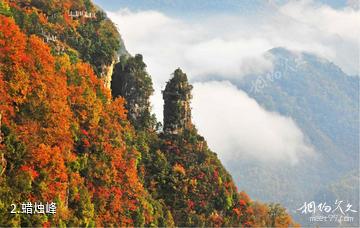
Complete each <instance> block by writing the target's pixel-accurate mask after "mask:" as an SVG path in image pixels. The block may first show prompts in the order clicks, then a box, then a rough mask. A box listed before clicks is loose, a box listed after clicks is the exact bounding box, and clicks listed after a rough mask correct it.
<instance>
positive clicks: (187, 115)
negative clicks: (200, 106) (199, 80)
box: [163, 69, 192, 134]
mask: <svg viewBox="0 0 360 228" xmlns="http://www.w3.org/2000/svg"><path fill="white" fill-rule="evenodd" d="M191 90H192V85H190V84H189V82H188V79H187V76H186V74H185V73H183V72H182V70H181V69H177V70H175V72H174V77H173V78H172V79H170V81H169V82H168V83H167V85H166V88H165V90H164V91H163V98H164V132H165V133H170V134H178V133H180V132H182V131H183V130H184V129H185V128H191V126H192V123H191V108H190V99H191V98H192V96H191Z"/></svg>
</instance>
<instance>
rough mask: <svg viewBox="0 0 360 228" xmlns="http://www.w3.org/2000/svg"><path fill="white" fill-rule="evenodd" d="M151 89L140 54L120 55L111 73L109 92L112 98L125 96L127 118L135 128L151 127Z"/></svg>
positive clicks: (149, 78) (150, 81) (149, 79)
mask: <svg viewBox="0 0 360 228" xmlns="http://www.w3.org/2000/svg"><path fill="white" fill-rule="evenodd" d="M153 91H154V90H153V87H152V80H151V77H150V75H149V74H148V73H147V71H146V64H145V63H144V62H143V57H142V55H140V54H137V55H135V57H132V56H122V57H121V58H120V62H119V63H117V64H116V65H115V70H114V73H113V75H112V82H111V93H112V96H113V97H114V98H116V97H123V98H125V100H126V105H125V107H126V109H127V110H128V119H129V120H130V122H131V123H132V124H133V125H134V126H135V128H136V129H147V128H151V127H152V124H153V122H154V120H153V117H152V116H151V113H150V111H151V110H150V96H151V95H152V93H153Z"/></svg>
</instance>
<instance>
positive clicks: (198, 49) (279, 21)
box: [95, 0, 360, 164]
mask: <svg viewBox="0 0 360 228" xmlns="http://www.w3.org/2000/svg"><path fill="white" fill-rule="evenodd" d="M95 2H96V3H97V4H99V5H100V6H103V7H104V8H105V9H106V11H107V14H108V16H109V17H110V18H111V19H112V20H113V21H114V22H115V23H116V24H117V26H118V28H119V31H120V33H121V35H122V37H123V39H124V41H125V45H126V48H127V49H128V51H129V52H130V53H131V54H133V55H134V54H136V53H141V54H143V56H144V61H145V63H146V64H147V66H148V68H147V69H148V72H149V73H150V74H151V75H152V78H153V81H154V86H155V89H156V93H155V96H154V97H153V99H152V101H153V105H154V112H155V113H156V115H157V117H158V119H159V120H161V119H162V98H161V89H162V88H163V87H164V85H165V83H166V81H167V80H168V79H169V78H170V74H171V73H172V72H173V71H174V70H175V69H176V68H177V67H181V68H182V69H183V70H184V71H185V72H186V73H187V74H188V77H189V78H190V80H191V81H192V82H193V83H194V91H193V93H194V99H193V102H192V107H193V119H194V122H195V124H196V126H197V127H198V129H199V130H200V133H201V134H203V135H204V136H205V137H206V138H207V140H208V143H209V145H210V147H211V148H212V149H214V150H215V151H216V152H217V153H218V155H219V157H220V158H221V159H222V160H223V161H224V162H225V163H226V161H227V160H229V159H233V158H234V157H236V156H237V155H248V156H250V157H252V158H254V159H259V160H266V161H267V162H272V161H274V162H281V161H285V162H288V161H292V163H294V164H296V162H297V161H298V159H299V154H311V153H314V151H313V150H312V147H311V145H307V144H306V143H305V140H304V137H305V136H304V135H303V133H302V132H301V130H300V129H299V128H298V127H297V125H296V123H295V122H294V121H293V120H292V119H291V118H289V117H284V116H281V115H279V114H278V113H271V112H268V111H267V110H265V109H264V108H262V107H261V106H260V105H259V104H257V102H256V101H255V100H254V99H252V98H250V97H249V96H248V95H247V94H246V93H245V92H243V91H241V90H239V89H238V88H236V87H235V86H234V85H232V84H231V83H230V82H229V80H230V79H233V78H234V77H236V78H241V77H242V76H243V75H245V74H249V73H261V72H263V71H269V70H270V71H271V69H272V61H271V58H268V57H265V55H264V53H265V52H266V51H268V50H269V49H271V48H274V47H278V46H282V47H285V48H288V49H290V50H293V51H308V52H312V53H314V54H316V55H318V56H321V57H324V58H327V59H329V60H330V61H332V62H334V63H335V64H337V65H339V66H340V67H341V68H342V69H343V70H344V71H345V72H346V73H348V74H358V72H359V68H358V67H359V34H360V13H359V10H358V9H354V7H348V6H347V4H346V3H347V1H316V2H315V1H311V0H303V1H286V0H282V1H260V0H254V1H250V0H243V1H235V0H221V1H220V0H214V1H205V0H197V1H189V2H187V1H180V0H174V1H170V0H158V1H156V0H146V1H133V0H131V1H130V0H124V1H110V0H96V1H95ZM209 2H211V3H209ZM276 2H281V4H276ZM322 2H327V3H329V4H328V5H327V4H322ZM353 2H355V1H353ZM161 3H164V4H161ZM165 3H166V4H165ZM240 3H241V4H240ZM349 3H351V2H349ZM199 5H201V7H199ZM187 7H188V8H187ZM213 76H216V78H218V80H217V81H213V80H212V78H213ZM200 81H201V82H200ZM259 142H261V143H259Z"/></svg>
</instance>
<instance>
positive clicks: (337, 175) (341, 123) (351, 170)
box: [228, 48, 359, 224]
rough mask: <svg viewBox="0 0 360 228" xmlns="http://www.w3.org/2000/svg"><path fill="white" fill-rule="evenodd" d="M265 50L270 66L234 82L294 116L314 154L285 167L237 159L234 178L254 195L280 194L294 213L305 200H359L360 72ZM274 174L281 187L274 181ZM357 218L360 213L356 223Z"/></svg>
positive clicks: (276, 109)
mask: <svg viewBox="0 0 360 228" xmlns="http://www.w3.org/2000/svg"><path fill="white" fill-rule="evenodd" d="M267 55H270V56H271V57H272V58H273V63H274V68H273V71H272V72H266V73H264V74H262V75H248V76H245V77H244V78H243V79H241V80H234V81H233V83H234V84H236V85H237V86H238V87H239V88H240V89H242V90H244V91H246V92H247V93H248V94H249V96H250V97H252V98H254V99H255V100H256V101H257V102H258V103H259V104H260V105H261V106H263V107H264V108H265V109H266V110H268V111H272V112H277V113H280V114H281V115H283V116H287V117H291V118H292V119H293V120H294V121H295V122H296V123H297V125H298V126H299V127H300V129H301V130H302V132H303V133H304V134H305V136H306V138H307V140H308V141H309V142H310V143H311V145H313V146H314V148H315V151H316V157H314V158H308V159H306V160H302V161H300V163H299V164H297V165H296V166H286V165H284V166H282V167H273V166H272V165H264V164H258V163H257V162H254V161H250V160H247V159H244V160H242V161H236V162H234V163H233V164H231V165H229V166H228V168H229V170H230V172H231V173H232V174H233V175H234V179H235V181H236V180H237V179H240V181H239V183H241V186H242V187H244V186H245V188H244V189H245V190H246V191H247V192H249V194H250V195H251V196H253V197H255V198H257V199H261V200H265V201H274V200H276V199H277V200H280V201H281V202H283V203H284V204H285V205H286V206H287V207H288V208H289V209H291V210H292V211H293V213H295V209H296V207H297V206H299V205H300V204H301V202H302V201H303V202H305V201H311V200H317V201H320V200H327V201H330V202H329V203H331V202H332V201H334V200H335V198H337V199H339V200H345V201H347V200H348V201H349V202H351V203H352V204H355V205H358V202H359V197H358V196H359V187H358V186H359V179H358V178H356V177H358V170H359V77H358V76H350V75H347V74H346V73H344V72H343V71H342V70H341V69H340V68H339V67H338V66H336V65H335V64H333V63H331V62H330V61H328V60H326V59H324V58H320V57H318V56H315V55H313V54H310V53H298V52H293V51H289V50H287V49H285V48H274V49H271V50H270V51H269V52H268V53H267ZM269 75H270V76H271V77H269ZM309 159H310V160H309ZM235 167H240V168H235ZM236 173H239V175H237V174H236ZM254 175H259V176H261V178H257V177H256V176H254ZM270 180H274V181H275V182H277V184H279V188H280V189H281V190H282V191H279V188H273V187H271V182H270ZM350 180H351V181H350ZM349 181H350V182H349ZM340 183H348V184H343V185H341V184H340ZM350 183H352V184H351V185H349V184H350ZM275 184H276V183H275ZM335 186H337V187H335ZM340 186H341V188H342V189H341V188H340ZM260 189H263V190H264V191H260ZM291 189H292V190H291ZM335 189H336V190H335ZM284 191H285V192H287V193H288V194H285V195H284ZM335 196H336V197H335ZM291 199H293V200H291ZM294 200H295V201H294ZM358 221H359V220H358V217H357V218H356V221H354V224H358Z"/></svg>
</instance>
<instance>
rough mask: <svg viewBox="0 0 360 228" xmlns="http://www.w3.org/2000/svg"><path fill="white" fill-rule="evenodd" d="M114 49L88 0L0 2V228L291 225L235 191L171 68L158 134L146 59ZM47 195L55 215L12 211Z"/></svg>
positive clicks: (109, 31) (105, 23)
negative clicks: (194, 119) (195, 122)
mask: <svg viewBox="0 0 360 228" xmlns="http://www.w3.org/2000/svg"><path fill="white" fill-rule="evenodd" d="M124 50H126V49H125V48H124V47H123V44H122V42H121V38H120V35H119V34H118V32H117V31H116V29H115V26H114V25H113V24H112V22H111V21H110V20H109V19H107V18H106V15H105V14H104V13H103V12H102V11H101V10H100V9H98V8H96V7H94V6H93V4H92V3H91V1H89V0H84V1H69V0H63V1H60V0H51V1H48V0H32V1H31V0H28V1H16V0H15V1H14V0H12V1H10V0H1V1H0V94H1V96H0V114H1V118H0V126H1V128H0V129H1V130H0V157H1V163H0V226H170V227H171V226H175V225H176V226H290V225H294V222H293V221H292V219H291V217H290V216H289V215H288V214H287V212H286V211H285V209H284V208H282V207H281V206H280V205H278V204H272V205H266V204H261V203H258V202H254V201H252V200H251V199H250V198H249V197H248V196H247V195H246V193H244V192H238V191H237V188H236V187H235V184H234V182H233V180H232V177H231V176H230V175H229V174H228V172H227V171H226V170H225V169H224V167H223V166H222V164H221V163H220V161H219V160H218V158H217V156H216V154H215V153H213V152H212V151H210V150H209V148H208V147H207V145H206V141H205V139H204V138H203V137H201V136H200V135H198V133H197V130H196V128H195V126H194V125H193V124H192V122H191V111H190V108H189V104H190V99H191V89H192V86H191V85H190V84H189V83H188V80H187V76H186V74H185V73H183V72H182V71H181V70H180V69H177V70H175V72H174V74H173V77H172V79H170V81H169V82H168V84H167V87H166V89H165V91H164V100H165V106H164V118H165V119H164V123H165V124H164V131H160V130H159V123H157V120H156V119H155V117H154V116H152V115H150V102H149V96H150V95H151V93H152V91H153V89H152V85H151V77H150V76H149V75H148V74H147V72H146V65H145V64H144V63H143V61H142V57H141V55H136V56H135V57H132V56H129V55H128V54H126V55H125V56H123V57H120V58H119V53H121V52H123V53H124V52H125V51H124ZM118 61H120V62H118ZM117 62H118V63H117ZM113 66H115V67H114V74H112V71H113ZM109 75H110V76H111V77H112V78H113V83H112V84H111V88H112V92H111V91H110V89H109V87H110V79H111V78H110V77H109ZM50 202H52V203H55V204H56V213H45V214H39V213H31V214H29V213H23V212H24V211H23V210H22V209H23V208H22V207H21V205H22V204H23V203H28V204H35V203H37V204H39V203H43V204H45V203H50ZM12 204H15V206H16V208H15V209H14V211H15V212H19V213H10V212H11V211H12V209H13V207H12V206H11V205H12Z"/></svg>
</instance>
